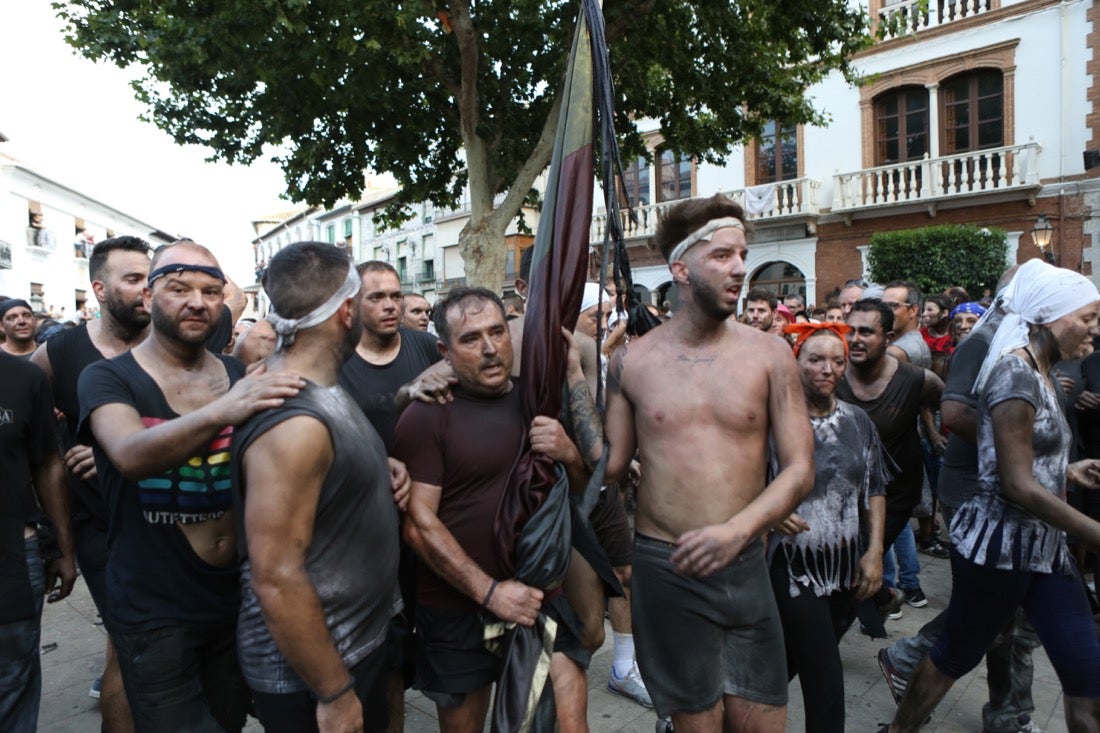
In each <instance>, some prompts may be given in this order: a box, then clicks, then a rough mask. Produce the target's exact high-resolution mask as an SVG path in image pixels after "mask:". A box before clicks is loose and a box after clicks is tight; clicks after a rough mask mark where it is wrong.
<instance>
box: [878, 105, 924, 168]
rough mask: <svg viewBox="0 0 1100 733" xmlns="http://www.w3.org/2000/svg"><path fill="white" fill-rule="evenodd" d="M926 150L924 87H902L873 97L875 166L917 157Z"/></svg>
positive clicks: (920, 156) (917, 158) (918, 158)
mask: <svg viewBox="0 0 1100 733" xmlns="http://www.w3.org/2000/svg"><path fill="white" fill-rule="evenodd" d="M927 152H928V90H927V89H925V88H924V87H918V86H906V87H899V88H897V89H891V90H890V91H888V92H885V93H883V94H880V95H879V96H877V97H875V165H889V164H890V163H904V162H906V161H911V160H920V159H921V158H923V157H924V155H925V153H927Z"/></svg>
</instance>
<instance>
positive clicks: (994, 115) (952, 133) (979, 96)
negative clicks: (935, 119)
mask: <svg viewBox="0 0 1100 733" xmlns="http://www.w3.org/2000/svg"><path fill="white" fill-rule="evenodd" d="M940 104H941V107H942V111H941V113H940V119H941V120H942V121H943V150H944V153H945V154H948V155H950V154H951V153H962V152H967V151H970V150H982V149H984V148H999V147H1001V146H1002V145H1004V140H1005V127H1004V78H1003V76H1002V75H1001V72H1000V71H997V70H994V69H978V70H976V71H969V72H967V73H965V74H958V75H957V76H953V77H951V78H950V79H947V80H945V81H944V82H943V83H942V84H941V85H940Z"/></svg>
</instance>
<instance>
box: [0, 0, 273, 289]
mask: <svg viewBox="0 0 1100 733" xmlns="http://www.w3.org/2000/svg"><path fill="white" fill-rule="evenodd" d="M0 68H2V69H4V72H3V73H2V74H0V132H2V133H3V134H4V135H6V136H7V137H8V139H9V141H10V142H7V143H0V150H3V151H4V152H5V153H7V154H8V155H11V156H12V157H15V158H18V159H19V160H20V161H21V162H23V163H24V164H26V165H27V166H28V167H30V168H33V169H34V170H36V171H38V172H40V173H42V174H43V175H45V176H47V177H49V178H53V179H54V180H57V181H58V182H60V183H63V184H65V185H67V186H69V187H70V188H73V189H76V190H77V191H80V192H82V193H85V194H88V195H90V196H93V197H95V198H97V199H99V200H101V201H102V202H103V203H105V204H108V205H110V206H112V207H114V208H116V209H119V210H121V211H124V212H126V213H127V214H129V215H131V216H134V217H137V218H138V219H141V220H143V221H146V222H148V223H150V224H153V225H154V226H156V227H158V228H160V229H162V230H164V231H166V232H170V233H172V234H183V235H186V236H189V237H191V238H192V239H194V240H196V241H199V242H202V243H203V244H206V245H208V246H209V247H210V248H211V249H213V250H214V252H215V254H216V255H217V256H218V259H219V260H220V261H221V263H222V267H223V268H224V269H226V270H227V271H228V273H229V274H230V276H231V277H233V279H235V280H236V281H237V282H238V283H240V284H242V285H244V284H248V283H251V282H252V281H253V279H254V278H253V272H252V262H253V259H252V249H251V240H252V238H253V237H254V236H255V235H254V233H253V230H252V226H251V221H252V220H253V219H256V218H260V217H262V216H264V215H269V214H272V213H276V212H281V211H287V210H289V209H291V208H293V206H294V205H293V204H292V203H290V202H288V201H285V200H281V199H280V198H279V196H280V194H281V193H282V192H283V190H284V184H283V176H282V172H281V171H280V170H279V169H278V168H277V167H276V166H275V165H274V164H272V163H270V162H266V161H263V162H258V163H256V164H254V165H252V166H250V167H247V168H246V167H243V166H229V165H226V164H224V163H207V162H205V161H204V158H205V157H206V156H207V155H208V152H207V151H206V150H205V149H204V148H199V147H195V146H187V147H181V146H179V145H176V144H175V143H174V142H173V141H172V139H171V138H170V137H169V136H168V134H167V133H164V132H162V131H161V130H159V129H158V128H156V127H155V126H154V125H153V124H151V123H146V122H141V121H140V120H139V119H138V116H139V115H140V114H141V113H142V112H143V107H142V105H140V104H139V103H138V102H137V101H136V100H135V99H134V96H133V90H132V89H131V87H130V85H129V82H130V80H131V79H132V78H135V77H137V76H139V73H138V71H137V70H127V71H123V70H121V69H119V68H117V67H116V66H113V65H108V64H103V63H100V64H95V63H92V62H91V61H88V60H86V59H84V58H82V57H79V56H77V55H75V54H74V53H73V50H72V49H71V47H70V46H68V44H66V43H65V41H64V37H63V35H62V23H61V21H59V20H58V19H57V17H56V16H55V14H54V11H53V9H52V8H51V7H50V3H49V2H46V0H28V1H26V2H23V1H20V2H14V1H12V2H5V3H3V6H2V7H0Z"/></svg>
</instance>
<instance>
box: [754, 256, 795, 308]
mask: <svg viewBox="0 0 1100 733" xmlns="http://www.w3.org/2000/svg"><path fill="white" fill-rule="evenodd" d="M752 288H766V289H767V290H771V291H772V292H773V293H775V294H776V295H777V296H778V297H779V299H780V300H782V299H783V296H785V295H800V296H802V298H803V300H805V298H806V276H805V275H803V274H802V270H799V269H798V268H797V267H795V266H794V265H792V264H791V263H790V262H783V261H779V262H769V263H767V264H765V265H764V266H763V267H761V268H760V269H759V270H757V271H756V274H755V275H753V277H752V281H751V282H750V283H749V289H752ZM746 292H748V291H747V290H746Z"/></svg>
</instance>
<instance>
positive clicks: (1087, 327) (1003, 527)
mask: <svg viewBox="0 0 1100 733" xmlns="http://www.w3.org/2000/svg"><path fill="white" fill-rule="evenodd" d="M1000 305H1001V307H1002V308H1003V309H1004V311H1005V312H1006V315H1005V317H1004V320H1003V321H1002V322H1001V324H1000V326H999V327H998V328H997V331H996V333H995V335H994V337H993V341H992V343H991V345H990V348H989V355H988V356H987V357H986V359H985V362H984V363H983V364H982V368H981V371H980V372H979V373H978V379H977V382H976V384H975V390H976V391H977V392H978V393H979V394H980V397H979V400H978V430H977V437H978V464H979V465H978V491H977V493H976V494H975V495H974V496H973V497H972V498H971V499H970V500H969V501H967V502H965V503H964V504H963V505H962V506H960V507H959V509H958V511H957V513H956V514H955V517H954V519H953V520H952V522H951V539H952V540H953V542H954V548H953V551H952V553H951V570H952V576H953V586H952V590H951V602H950V603H949V605H948V608H947V612H946V619H945V622H944V630H943V633H942V635H941V636H940V638H939V640H938V641H937V643H936V645H935V646H934V647H933V649H932V651H931V652H930V653H929V655H928V657H926V658H925V659H924V660H923V661H922V662H921V664H920V666H919V667H918V668H917V670H916V672H915V673H914V676H913V678H912V679H911V680H910V681H909V685H908V689H907V691H906V695H905V698H904V699H903V700H902V703H901V706H900V707H899V709H898V713H897V717H895V719H894V724H892V725H891V726H889V730H890V731H913V730H917V729H918V728H919V727H920V726H921V725H922V724H923V723H924V721H925V720H926V719H927V717H928V715H929V714H930V713H931V711H932V709H933V708H934V707H935V705H936V704H937V703H938V702H939V701H940V700H941V699H942V698H943V696H944V695H945V694H946V693H947V690H948V689H950V687H951V685H952V684H953V683H954V681H955V680H956V679H958V678H959V677H961V676H962V675H964V674H966V673H967V672H969V671H970V670H971V669H973V668H974V667H975V666H977V664H978V662H980V661H981V659H982V657H983V656H984V655H985V652H986V650H987V649H988V648H989V645H990V643H991V642H992V641H993V639H994V638H995V637H996V636H997V634H998V633H999V632H1000V631H1001V630H1002V629H1003V628H1004V627H1005V626H1006V625H1007V624H1008V623H1010V622H1011V620H1012V618H1013V616H1014V614H1015V612H1016V609H1017V607H1021V606H1022V607H1023V609H1024V611H1025V612H1026V613H1027V616H1028V620H1029V621H1030V622H1031V624H1032V625H1033V626H1034V627H1035V630H1036V632H1038V635H1039V638H1040V640H1041V641H1042V643H1043V646H1044V647H1045V648H1046V651H1047V655H1048V656H1049V657H1050V661H1051V663H1052V664H1053V666H1054V669H1055V671H1056V672H1057V673H1058V678H1059V680H1060V681H1061V683H1062V689H1063V692H1064V700H1065V712H1066V723H1067V726H1068V727H1069V729H1070V730H1071V731H1079V730H1089V731H1094V730H1100V641H1098V640H1097V636H1096V630H1095V627H1094V625H1093V619H1092V612H1091V610H1090V607H1089V603H1088V599H1087V598H1086V596H1085V589H1084V586H1083V584H1082V582H1081V579H1080V577H1079V575H1078V574H1077V570H1076V566H1075V564H1074V562H1073V559H1072V557H1071V556H1070V554H1069V552H1068V551H1067V549H1066V533H1067V532H1070V533H1072V534H1074V535H1076V536H1078V537H1082V538H1085V539H1086V541H1088V542H1091V543H1100V523H1097V522H1095V521H1093V520H1092V519H1089V518H1088V517H1087V516H1085V515H1084V514H1082V513H1080V512H1078V511H1076V510H1075V509H1073V508H1072V507H1071V506H1069V504H1067V503H1066V501H1065V497H1066V482H1067V481H1071V482H1073V483H1075V484H1077V485H1079V486H1081V487H1083V488H1087V489H1096V488H1100V463H1098V462H1096V461H1080V462H1078V463H1074V464H1069V462H1068V456H1069V448H1070V443H1071V435H1070V431H1069V426H1068V425H1067V423H1066V420H1065V416H1064V413H1063V407H1062V404H1061V397H1060V392H1059V391H1058V390H1057V389H1056V388H1055V387H1054V385H1053V383H1052V381H1051V379H1052V377H1051V376H1050V370H1051V367H1052V366H1053V365H1054V363H1055V362H1057V361H1058V360H1060V359H1073V358H1077V357H1080V356H1082V355H1083V354H1084V353H1087V350H1088V346H1089V344H1090V336H1091V332H1092V331H1093V330H1094V329H1095V327H1096V325H1097V316H1098V314H1100V293H1098V292H1097V290H1096V287H1095V286H1094V285H1093V284H1092V282H1091V281H1089V280H1088V279H1087V278H1085V277H1084V276H1082V275H1080V274H1078V273H1076V272H1072V271H1070V270H1064V269H1061V268H1056V267H1052V266H1050V265H1048V264H1046V263H1044V262H1042V261H1039V260H1032V261H1030V262H1028V263H1027V264H1025V265H1023V266H1022V267H1021V268H1020V269H1019V271H1018V272H1017V273H1016V276H1015V277H1014V278H1013V280H1012V282H1011V283H1009V285H1008V287H1007V288H1006V289H1005V291H1004V293H1003V294H1002V296H1001V300H1000Z"/></svg>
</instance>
